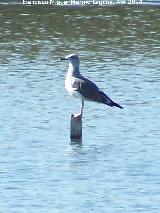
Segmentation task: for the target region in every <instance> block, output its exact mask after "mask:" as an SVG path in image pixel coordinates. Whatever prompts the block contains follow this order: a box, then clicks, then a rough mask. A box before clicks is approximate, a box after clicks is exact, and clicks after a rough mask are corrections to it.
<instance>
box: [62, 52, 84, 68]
mask: <svg viewBox="0 0 160 213" xmlns="http://www.w3.org/2000/svg"><path fill="white" fill-rule="evenodd" d="M62 60H68V62H69V63H71V64H72V65H73V66H74V67H75V66H79V63H80V60H79V57H78V55H76V54H70V55H67V56H66V57H63V58H60V61H62Z"/></svg>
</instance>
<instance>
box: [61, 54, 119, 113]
mask: <svg viewBox="0 0 160 213" xmlns="http://www.w3.org/2000/svg"><path fill="white" fill-rule="evenodd" d="M60 60H68V62H69V68H68V72H67V77H66V80H65V88H66V90H67V91H68V92H69V93H70V94H71V95H72V96H74V97H75V98H79V99H80V100H81V115H82V113H83V107H84V101H94V102H99V103H103V104H106V105H108V106H110V107H118V108H120V109H123V107H122V106H120V105H119V104H117V103H115V102H114V101H112V100H111V99H110V98H109V97H108V96H107V95H106V94H105V93H103V92H102V91H101V90H100V89H99V88H98V87H97V86H96V84H95V83H93V82H92V81H90V80H88V79H87V78H85V77H83V76H82V75H81V74H80V71H79V64H80V60H79V57H78V56H77V55H76V54H70V55H68V56H66V57H64V58H61V59H60Z"/></svg>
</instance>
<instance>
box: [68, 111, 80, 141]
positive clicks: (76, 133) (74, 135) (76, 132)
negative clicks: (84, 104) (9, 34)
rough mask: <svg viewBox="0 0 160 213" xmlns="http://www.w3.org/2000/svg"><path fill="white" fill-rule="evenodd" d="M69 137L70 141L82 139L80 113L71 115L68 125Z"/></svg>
mask: <svg viewBox="0 0 160 213" xmlns="http://www.w3.org/2000/svg"><path fill="white" fill-rule="evenodd" d="M70 138H71V142H79V143H80V142H81V141H82V114H81V113H80V114H75V115H74V114H72V115H71V126H70Z"/></svg>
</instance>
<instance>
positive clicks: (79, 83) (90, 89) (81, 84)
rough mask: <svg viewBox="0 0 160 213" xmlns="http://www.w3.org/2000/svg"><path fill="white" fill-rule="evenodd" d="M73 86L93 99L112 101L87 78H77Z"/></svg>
mask: <svg viewBox="0 0 160 213" xmlns="http://www.w3.org/2000/svg"><path fill="white" fill-rule="evenodd" d="M72 86H73V88H76V90H77V91H78V92H80V93H81V95H82V96H83V97H84V98H86V99H88V100H91V101H97V102H103V103H105V102H106V101H108V102H110V98H109V97H108V96H107V95H105V94H104V93H103V92H102V91H101V90H100V89H99V88H98V87H97V86H96V84H95V83H93V82H92V81H90V80H88V79H86V78H82V79H79V78H75V80H74V81H73V85H72Z"/></svg>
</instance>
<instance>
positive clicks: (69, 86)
mask: <svg viewBox="0 0 160 213" xmlns="http://www.w3.org/2000/svg"><path fill="white" fill-rule="evenodd" d="M73 83H74V77H72V78H70V76H67V77H66V80H65V89H66V90H67V91H68V92H69V94H70V95H72V96H74V97H75V98H78V99H82V95H81V94H80V93H79V92H78V91H77V90H76V88H73V86H72V85H73Z"/></svg>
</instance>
